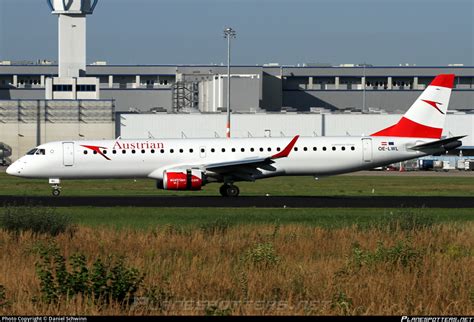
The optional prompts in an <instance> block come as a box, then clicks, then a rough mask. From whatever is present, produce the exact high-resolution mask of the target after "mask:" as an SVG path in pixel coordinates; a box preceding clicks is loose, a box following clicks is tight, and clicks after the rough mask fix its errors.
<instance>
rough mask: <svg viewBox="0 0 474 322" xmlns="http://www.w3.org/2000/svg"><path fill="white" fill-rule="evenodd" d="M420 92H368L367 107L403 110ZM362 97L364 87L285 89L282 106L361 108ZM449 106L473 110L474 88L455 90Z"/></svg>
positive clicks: (305, 108)
mask: <svg viewBox="0 0 474 322" xmlns="http://www.w3.org/2000/svg"><path fill="white" fill-rule="evenodd" d="M421 92H422V91H414V90H409V91H406V90H398V91H396V90H392V91H383V90H380V91H366V92H365V99H366V103H365V106H366V108H369V107H373V108H378V109H384V110H385V111H387V112H391V113H394V112H403V113H404V112H405V111H406V110H407V109H408V108H409V107H410V106H411V104H413V102H414V101H415V100H416V99H417V98H418V96H419V95H420V94H421ZM362 96H363V91H361V90H358V91H353V90H352V91H350V90H331V91H320V90H285V91H283V106H292V107H295V108H296V109H297V110H299V111H308V110H309V108H310V107H325V108H332V109H344V108H357V109H361V110H362ZM449 109H450V110H455V109H456V110H463V109H474V91H465V90H454V91H453V92H452V94H451V100H450V103H449Z"/></svg>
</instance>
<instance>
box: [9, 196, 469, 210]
mask: <svg viewBox="0 0 474 322" xmlns="http://www.w3.org/2000/svg"><path fill="white" fill-rule="evenodd" d="M0 205H17V206H22V205H42V206H53V207H69V206H92V207H116V206H120V207H222V208H241V207H257V208H284V207H288V208H398V207H428V208H474V198H473V197H411V196H406V197H405V196H401V197H400V196H398V197H390V196H383V197H277V196H271V197H263V196H262V197H259V196H248V197H246V196H240V197H237V198H224V197H220V196H199V197H195V196H190V197H163V196H156V197H155V196H126V197H115V196H97V197H67V196H65V197H25V196H0Z"/></svg>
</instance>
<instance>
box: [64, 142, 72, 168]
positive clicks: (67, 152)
mask: <svg viewBox="0 0 474 322" xmlns="http://www.w3.org/2000/svg"><path fill="white" fill-rule="evenodd" d="M63 165H64V166H66V167H72V166H73V165H74V143H73V142H63Z"/></svg>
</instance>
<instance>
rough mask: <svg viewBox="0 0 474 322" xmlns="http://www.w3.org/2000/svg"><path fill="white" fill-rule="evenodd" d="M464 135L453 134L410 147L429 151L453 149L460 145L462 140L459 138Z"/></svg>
mask: <svg viewBox="0 0 474 322" xmlns="http://www.w3.org/2000/svg"><path fill="white" fill-rule="evenodd" d="M464 137H466V135H462V136H453V137H451V138H447V139H442V140H436V141H432V142H428V143H423V144H418V145H415V146H412V147H411V148H410V149H412V150H416V151H421V152H427V153H429V152H431V151H433V150H435V151H438V150H439V151H449V150H453V149H455V148H457V147H459V146H461V145H462V142H461V141H459V140H460V139H462V138H464Z"/></svg>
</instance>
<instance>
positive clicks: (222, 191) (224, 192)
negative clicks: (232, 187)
mask: <svg viewBox="0 0 474 322" xmlns="http://www.w3.org/2000/svg"><path fill="white" fill-rule="evenodd" d="M227 187H228V185H227V184H223V185H222V186H221V187H220V188H219V192H220V194H221V196H222V197H227Z"/></svg>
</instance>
